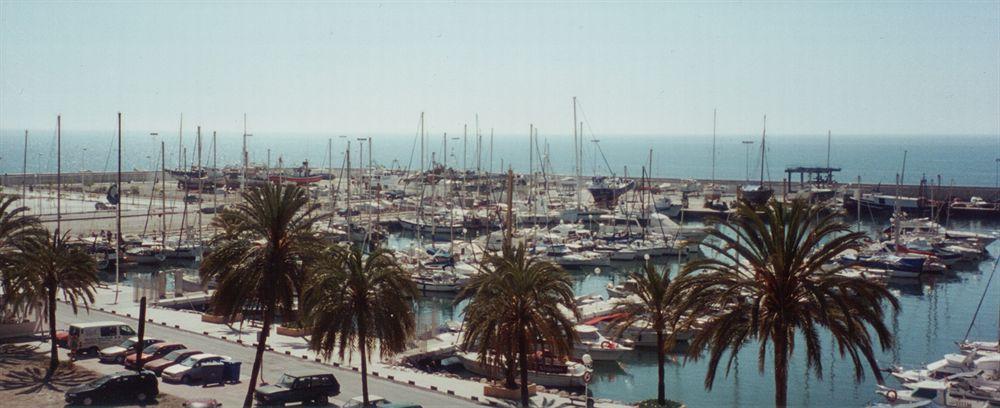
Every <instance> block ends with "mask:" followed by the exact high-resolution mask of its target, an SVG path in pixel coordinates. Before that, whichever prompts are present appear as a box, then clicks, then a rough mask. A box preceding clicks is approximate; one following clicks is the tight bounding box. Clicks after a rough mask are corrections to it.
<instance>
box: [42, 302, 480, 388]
mask: <svg viewBox="0 0 1000 408" xmlns="http://www.w3.org/2000/svg"><path fill="white" fill-rule="evenodd" d="M106 320H115V321H121V322H125V323H129V324H132V325H133V326H135V325H137V324H138V322H137V320H136V319H129V318H126V317H124V316H119V315H112V314H110V313H104V312H100V311H96V310H91V311H90V312H89V313H88V312H87V311H86V310H83V309H81V310H80V314H79V315H75V316H74V315H73V312H72V310H71V309H70V308H69V307H68V306H67V305H65V304H60V305H59V308H58V309H57V313H56V322H57V324H58V327H59V328H61V329H65V328H66V327H68V326H69V324H70V323H79V322H92V321H106ZM146 336H150V337H156V338H160V339H164V340H166V341H173V342H179V343H183V344H184V345H186V346H187V347H188V348H192V349H198V350H201V351H203V352H206V353H213V354H220V355H225V356H229V357H232V358H233V359H234V360H236V361H241V362H243V366H242V372H241V380H242V382H240V383H239V384H234V385H226V386H224V387H208V388H202V387H201V386H200V385H193V386H187V385H169V384H165V385H163V387H162V388H161V391H163V392H166V393H169V394H174V395H177V396H179V397H182V398H192V397H210V398H216V399H218V400H220V401H221V402H222V403H223V404H224V406H230V407H232V406H241V405H242V403H243V397H244V396H245V395H246V390H247V384H248V381H249V378H250V376H249V372H250V370H251V368H252V367H253V359H254V353H255V349H254V348H252V347H245V346H242V345H238V344H234V343H230V342H227V341H223V340H219V339H214V338H211V337H207V336H203V335H201V334H195V333H191V332H187V331H183V330H178V329H174V328H169V327H164V326H161V325H154V324H147V325H146ZM81 364H84V365H85V366H88V367H89V366H93V367H89V368H95V369H97V370H98V371H100V372H113V371H118V370H119V367H120V366H112V365H105V366H104V367H99V366H100V365H101V363H98V362H97V361H96V359H92V360H88V361H84V362H81ZM298 367H313V368H322V369H324V370H327V371H330V372H332V373H333V374H334V375H335V376H336V377H337V380H338V381H339V382H340V395H339V396H337V397H336V398H335V400H337V401H347V400H350V399H351V398H353V397H355V396H359V395H361V374H359V373H357V372H354V371H351V370H344V369H340V368H335V367H331V366H328V365H324V364H319V363H315V362H312V361H307V360H302V359H300V358H294V357H291V356H286V355H283V354H276V353H270V352H268V353H265V354H264V374H263V375H264V378H265V379H266V380H268V381H270V382H274V381H277V380H278V379H279V378H280V377H281V375H282V373H284V372H285V371H286V370H287V369H291V368H298ZM368 390H369V391H368V392H369V395H379V396H382V397H384V398H386V399H387V400H389V401H392V402H410V403H415V404H420V405H422V406H424V407H469V406H475V405H476V404H475V403H473V402H471V401H468V400H464V399H460V398H455V397H452V396H448V395H446V394H442V393H437V392H433V391H429V390H425V389H420V388H416V387H412V386H407V385H403V384H398V383H395V382H391V381H388V380H384V379H381V378H376V377H373V376H371V375H369V376H368Z"/></svg>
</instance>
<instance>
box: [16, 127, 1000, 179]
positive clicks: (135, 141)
mask: <svg viewBox="0 0 1000 408" xmlns="http://www.w3.org/2000/svg"><path fill="white" fill-rule="evenodd" d="M251 133H253V136H251V137H249V138H247V139H248V142H247V144H248V149H247V150H248V151H249V156H250V159H251V161H252V162H254V163H266V162H267V159H268V150H270V163H271V165H272V166H276V165H277V162H278V160H279V158H280V159H281V160H282V161H283V163H284V164H285V166H286V167H289V166H298V165H299V164H300V163H301V162H302V161H305V160H308V161H309V162H310V166H312V167H314V168H319V169H326V168H327V167H330V162H331V160H328V159H327V157H328V142H330V141H332V149H329V150H332V157H333V159H332V162H333V165H332V167H334V168H335V169H336V168H340V167H342V166H343V163H344V151H345V150H346V147H347V142H348V141H351V146H352V148H351V152H352V159H351V163H352V166H358V165H359V163H360V160H361V159H362V157H361V156H362V154H363V156H364V157H363V159H364V163H365V165H367V163H368V159H369V153H371V159H372V161H373V162H374V163H376V164H380V165H384V166H387V167H399V168H409V169H419V168H420V143H419V137H417V136H416V135H379V134H364V135H346V136H344V137H340V134H339V133H336V132H331V133H330V134H301V133H275V134H267V133H261V132H251ZM470 133H472V132H471V131H470ZM62 136H63V137H62V139H63V140H62V152H63V158H62V166H63V170H64V171H77V170H81V169H84V170H90V171H114V170H115V168H116V165H117V162H116V160H117V158H116V136H115V131H114V130H113V129H109V130H106V131H79V130H73V129H64V130H63V135H62ZM369 136H370V137H372V145H371V149H369V146H368V143H367V142H364V146H363V147H360V146H359V144H360V142H358V141H357V138H358V137H369ZM161 139H162V140H163V141H164V142H165V144H166V156H167V157H166V163H167V167H168V168H176V167H178V164H179V163H180V162H186V163H187V164H188V165H191V164H194V163H196V162H197V147H196V142H195V141H196V137H195V130H194V128H191V129H185V130H184V134H183V139H182V140H179V139H180V138H179V135H178V133H177V131H176V130H174V131H171V132H164V131H161V132H159V136H151V135H150V132H149V131H136V130H125V131H124V132H123V140H124V141H123V143H122V146H123V163H122V168H123V169H125V170H132V169H153V168H159V167H160V164H159V157H160V140H161ZM242 139H243V138H242V137H241V136H240V133H238V132H225V133H219V134H218V136H217V146H216V149H215V151H216V154H215V156H214V160H217V162H218V164H219V165H220V166H222V165H226V164H234V165H235V164H239V163H240V149H241V146H242ZM447 139H448V140H447V144H448V146H447V153H446V154H445V153H442V152H444V151H445V148H444V147H445V146H444V142H445V137H444V135H443V133H440V132H438V133H435V134H431V133H430V132H428V135H427V136H426V139H425V143H424V151H425V163H426V164H425V166H426V167H429V163H430V161H431V157H432V155H433V158H434V160H435V161H437V162H441V161H442V159H441V157H442V156H443V155H447V157H448V161H447V162H448V165H449V166H452V167H456V168H462V167H466V168H470V169H475V168H477V167H478V168H481V169H482V170H484V171H488V170H493V171H500V170H501V169H506V168H507V167H508V166H510V167H513V169H514V170H515V171H519V172H524V171H527V170H528V167H529V157H531V156H534V160H533V162H534V166H535V168H536V169H537V168H538V167H537V166H538V163H539V160H540V159H541V158H543V155H544V153H545V152H546V151H547V152H548V153H549V156H548V162H549V163H551V169H550V170H551V171H553V172H555V173H557V174H572V173H573V171H574V170H573V166H574V155H573V137H572V136H571V135H567V134H546V133H544V132H541V133H539V136H538V142H537V143H536V144H537V147H538V150H536V151H535V154H534V155H530V153H529V152H530V149H529V142H528V136H527V132H525V134H523V135H521V134H509V133H505V134H496V135H495V136H493V138H492V139H493V142H492V147H491V143H490V139H491V137H490V134H489V131H486V132H485V133H484V134H483V135H482V145H481V146H480V148H479V149H477V140H478V138H477V137H476V136H475V135H474V134H470V135H469V136H468V137H463V136H462V134H461V129H458V132H449V133H448V137H447ZM584 140H585V141H586V142H585V143H584V145H585V146H584V157H583V159H582V162H583V173H584V175H592V174H604V175H608V174H611V173H612V172H614V173H615V174H617V175H623V174H625V173H626V171H627V173H628V174H629V175H639V174H640V173H641V168H642V167H643V166H646V165H647V164H648V162H649V154H650V150H652V156H653V157H652V169H651V172H652V175H653V176H655V177H677V178H699V179H710V178H711V177H712V144H713V142H712V136H711V135H689V136H683V135H664V136H649V135H645V136H604V137H602V136H600V135H591V134H587V135H585V137H584ZM593 140H599V142H597V143H595V142H593ZM744 140H746V141H753V144H752V145H749V149H747V146H748V145H745V144H743V143H742V142H743V141H744ZM179 142H180V143H179ZM23 146H24V131H23V130H14V129H4V130H0V173H20V172H21V171H22V166H23V165H24V161H25V156H24V148H23ZM766 146H767V152H766V155H765V157H766V160H765V161H764V164H765V165H764V178H765V179H766V180H771V181H780V180H781V179H782V177H783V176H784V173H783V170H784V168H785V167H786V166H792V165H795V166H797V165H810V166H825V165H826V164H827V152H828V150H827V137H826V135H774V136H771V135H769V136H768V137H767V143H766ZM369 150H373V151H372V152H369ZM185 151H186V154H184V152H185ZM477 151H478V152H479V153H480V154H479V155H478V157H477ZM491 151H492V153H493V154H492V156H491V155H490V152H491ZM715 151H716V155H715V156H716V157H715V163H716V164H715V176H716V178H718V179H730V180H739V179H744V178H747V177H748V175H749V178H750V179H758V178H759V177H760V169H761V166H760V163H761V160H760V156H761V155H760V135H759V134H747V135H719V136H718V137H717V138H716V140H715ZM539 152H541V154H539ZM904 152H905V154H906V168H905V173H904V174H903V175H904V180H903V181H904V183H905V184H916V183H917V182H919V180H920V178H921V177H923V176H926V177H927V179H928V180H932V179H936V177H937V176H938V175H940V176H941V178H942V182H943V184H944V185H946V186H947V185H952V184H953V185H967V186H981V187H990V186H997V185H998V177H997V175H998V169H1000V167H998V166H1000V162H998V161H997V159H998V158H1000V135H978V136H976V135H972V136H969V135H919V136H900V135H850V136H841V135H836V134H834V135H833V137H832V139H831V142H830V149H829V153H830V162H829V163H830V165H831V166H834V167H840V168H842V171H841V172H840V173H839V174H838V175H837V178H838V179H839V180H840V181H841V182H845V183H847V182H853V181H855V180H856V179H857V177H858V176H861V178H862V182H865V183H883V184H893V183H895V177H896V174H899V173H903V170H904V169H903V157H904ZM182 156H184V158H182ZM202 161H203V163H204V164H205V165H211V164H212V163H213V151H212V134H211V132H210V131H207V130H206V131H203V132H202ZM27 170H28V172H29V173H33V172H55V170H56V136H55V131H54V130H53V129H46V130H37V131H31V132H30V133H29V139H28V154H27Z"/></svg>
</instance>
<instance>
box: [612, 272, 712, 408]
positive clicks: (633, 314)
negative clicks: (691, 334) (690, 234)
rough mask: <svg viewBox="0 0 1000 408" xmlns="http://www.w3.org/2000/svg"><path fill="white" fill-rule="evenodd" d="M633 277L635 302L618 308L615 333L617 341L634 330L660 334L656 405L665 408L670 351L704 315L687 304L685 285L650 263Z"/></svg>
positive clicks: (613, 327) (614, 323) (613, 323)
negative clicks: (618, 315) (665, 371)
mask: <svg viewBox="0 0 1000 408" xmlns="http://www.w3.org/2000/svg"><path fill="white" fill-rule="evenodd" d="M629 277H630V278H631V279H632V280H634V281H635V285H634V286H628V287H627V291H628V292H630V293H629V295H630V296H629V298H631V299H635V301H629V302H626V303H620V304H618V305H617V306H616V307H615V309H616V312H617V313H619V314H620V316H621V317H620V318H618V319H616V320H614V321H613V322H612V324H611V331H612V333H614V335H615V337H620V336H621V335H622V333H623V332H624V331H625V330H627V329H629V328H630V327H635V328H638V329H652V330H653V332H655V333H656V362H657V367H658V382H657V394H656V402H657V405H659V406H664V405H666V403H667V402H666V401H667V399H666V387H665V379H664V375H663V367H664V364H665V363H666V353H667V350H670V349H672V348H673V346H674V344H676V334H677V333H678V332H681V331H684V330H687V329H688V328H689V327H690V325H691V322H692V320H693V318H694V317H695V316H698V315H700V313H699V311H696V310H694V309H695V308H696V306H697V304H689V303H688V302H687V299H686V298H685V297H684V296H683V295H684V294H683V291H682V290H681V288H680V287H681V285H680V284H678V283H677V281H676V280H671V279H670V277H669V276H668V272H667V271H663V272H660V271H658V270H657V268H656V266H654V265H653V264H652V263H651V262H649V260H648V259H647V261H646V264H645V265H644V267H643V269H642V271H641V272H632V273H630V274H629Z"/></svg>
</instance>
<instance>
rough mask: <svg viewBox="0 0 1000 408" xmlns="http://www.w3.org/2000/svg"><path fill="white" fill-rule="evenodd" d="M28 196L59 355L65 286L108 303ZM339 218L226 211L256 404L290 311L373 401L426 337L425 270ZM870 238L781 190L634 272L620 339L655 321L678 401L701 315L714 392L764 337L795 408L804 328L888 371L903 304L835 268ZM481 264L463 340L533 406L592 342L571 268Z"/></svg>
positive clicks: (467, 294)
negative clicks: (353, 361)
mask: <svg viewBox="0 0 1000 408" xmlns="http://www.w3.org/2000/svg"><path fill="white" fill-rule="evenodd" d="M14 201H15V200H12V199H9V198H4V199H3V200H0V210H3V213H2V216H0V222H2V224H0V250H2V252H0V267H2V268H3V269H0V272H2V275H0V278H2V281H0V283H2V285H3V289H4V291H3V293H4V296H7V297H10V298H17V299H19V301H20V303H19V304H22V305H31V306H40V305H44V307H45V308H46V309H45V310H46V311H47V312H48V316H49V322H50V331H51V332H52V333H53V335H52V341H53V353H54V350H55V348H54V347H55V346H54V345H55V337H54V333H55V328H54V325H55V323H54V320H55V319H54V311H55V294H56V292H57V291H63V292H64V294H66V295H67V299H70V300H71V304H73V305H74V310H75V307H76V306H75V305H76V304H77V303H81V304H83V305H85V306H86V305H87V304H88V302H92V301H93V285H94V283H96V276H93V277H92V275H93V274H94V272H93V270H94V268H93V267H92V261H89V257H87V259H86V260H85V259H83V257H86V256H85V254H82V255H81V254H80V253H78V252H76V251H75V250H73V249H72V248H69V247H67V246H66V245H65V244H64V241H65V240H64V237H59V236H57V235H51V236H49V235H48V234H44V233H43V231H42V230H41V229H40V228H39V227H38V226H37V225H38V224H37V220H31V221H24V220H25V219H30V217H24V216H23V210H21V209H18V208H14V207H13V202H14ZM8 207H10V208H8ZM328 216H329V214H326V213H321V212H320V211H319V205H318V204H316V203H315V202H312V201H310V200H309V198H308V195H307V193H306V191H305V190H303V189H301V188H299V187H296V186H282V185H270V184H268V185H265V186H261V187H258V188H253V189H247V190H246V191H245V192H244V193H243V200H242V202H241V203H240V204H237V205H235V206H233V207H231V208H228V209H226V210H224V211H222V212H220V213H219V214H218V216H217V217H216V218H215V220H214V221H213V224H214V226H215V227H217V228H218V230H219V231H220V232H219V233H218V234H217V235H216V236H215V237H214V238H213V239H212V242H211V247H212V251H211V252H210V253H209V254H208V255H207V256H206V257H205V259H204V260H203V262H202V265H201V269H200V274H201V277H202V279H203V281H209V280H214V281H215V282H216V283H217V290H216V292H215V294H214V296H213V299H212V307H213V310H214V312H215V313H217V314H223V315H226V316H228V317H230V318H234V319H235V318H238V317H239V316H240V315H241V314H249V313H250V312H254V313H257V314H259V316H260V318H261V320H262V330H261V332H260V337H259V338H258V341H257V345H256V347H257V353H256V357H255V359H254V364H253V369H252V372H251V379H250V382H249V387H248V390H247V394H246V400H245V405H246V406H249V405H251V404H252V401H253V400H252V398H253V390H254V389H255V387H256V384H257V378H258V374H259V373H260V371H261V365H262V359H263V354H264V351H265V350H266V347H267V346H266V343H267V339H268V336H269V333H270V328H271V326H272V325H273V324H274V322H275V321H276V319H277V318H279V317H280V318H281V319H284V320H290V319H294V320H298V321H300V322H301V323H302V324H303V325H304V326H305V327H309V328H311V333H312V337H311V338H310V347H311V348H312V349H313V350H315V351H317V352H318V353H320V354H321V355H322V356H324V357H326V358H329V357H331V356H333V355H334V354H336V355H338V356H339V357H340V358H344V357H345V356H346V355H347V353H348V352H349V351H352V350H357V351H358V352H359V353H360V357H361V373H362V377H361V379H362V390H363V398H364V402H365V405H367V404H368V383H367V363H368V360H369V359H370V358H371V355H372V354H374V353H375V352H376V351H377V352H378V354H379V355H380V356H381V357H389V356H391V355H393V354H395V353H398V352H401V351H403V350H404V349H405V347H406V343H407V341H408V340H409V339H411V338H412V336H413V334H414V330H415V317H414V313H413V310H412V302H413V299H414V298H415V297H416V296H417V295H418V291H417V288H416V286H415V285H414V283H413V282H412V280H411V278H410V276H409V274H407V273H406V272H405V271H404V270H403V269H402V268H401V267H400V265H399V264H398V263H397V261H396V259H395V258H394V256H393V255H392V253H391V252H389V251H387V250H384V249H376V250H373V251H371V252H369V253H363V252H362V251H361V250H360V249H359V248H356V247H345V246H340V245H336V244H330V243H329V241H328V240H327V239H326V237H324V236H322V235H320V234H317V233H316V229H315V228H313V227H314V225H315V224H316V223H317V222H320V221H323V220H326V219H327V217H328ZM39 237H45V238H44V239H42V238H39ZM862 238H863V235H862V234H860V233H856V232H851V231H850V228H849V227H848V226H847V225H845V224H844V223H843V222H841V221H839V219H838V218H837V214H836V213H831V212H829V211H825V209H823V208H821V207H818V206H815V205H810V204H808V203H805V202H793V203H790V204H786V203H781V202H777V201H772V202H771V203H769V204H768V206H767V207H765V208H763V209H762V210H761V211H755V210H754V209H752V208H749V207H746V206H741V207H739V208H738V210H737V214H736V215H735V216H734V217H732V218H731V219H729V220H722V221H719V222H717V224H716V228H714V229H713V230H712V232H711V233H710V239H709V240H707V241H706V242H705V243H704V244H703V245H704V246H705V247H707V248H709V249H710V250H712V251H713V252H715V255H714V256H713V257H709V258H705V259H700V260H695V261H692V262H689V263H688V264H686V265H685V266H684V267H683V268H682V269H681V271H680V272H679V273H678V274H677V276H675V277H673V278H671V277H670V276H669V273H667V272H666V271H663V270H661V269H658V268H656V267H655V266H654V265H652V264H650V263H648V262H647V264H646V266H645V268H643V269H642V270H641V271H638V272H634V273H632V274H631V277H632V278H633V279H635V280H636V282H637V283H638V284H637V285H635V289H634V290H633V292H634V293H633V295H634V296H632V298H634V299H638V301H636V302H633V303H629V304H625V305H622V306H620V309H621V310H620V311H621V312H622V314H621V315H622V316H624V317H622V318H620V319H619V320H617V321H615V322H614V325H613V329H614V330H615V331H616V332H617V333H618V334H619V335H620V334H621V333H622V332H623V331H624V330H626V329H627V328H629V327H631V326H634V325H639V324H641V325H643V328H647V325H648V328H650V329H652V330H653V331H655V333H656V335H657V344H658V346H657V363H658V366H659V367H658V368H659V371H658V374H659V375H658V380H659V381H658V392H657V400H656V403H657V405H664V404H666V395H665V384H664V375H663V369H664V363H665V357H666V353H667V352H668V351H669V350H670V349H671V348H672V347H673V343H674V341H675V338H674V334H675V333H678V332H682V331H684V330H687V329H689V328H691V327H693V326H695V324H696V323H695V321H696V319H698V318H699V317H702V318H703V319H702V321H701V322H700V327H699V331H698V334H696V335H695V337H694V338H693V339H692V340H690V347H689V348H688V350H689V352H688V358H691V359H700V358H706V359H707V360H708V366H709V370H708V373H707V375H706V378H705V387H706V388H708V389H711V388H712V386H713V384H714V381H715V378H716V373H717V371H718V369H719V368H720V366H721V364H722V362H723V361H725V366H724V367H725V371H726V373H728V370H729V367H731V365H732V363H733V362H734V360H735V358H736V355H737V354H738V353H739V351H740V350H742V348H743V347H745V346H748V345H755V346H756V347H757V348H758V355H759V368H760V369H761V370H763V367H764V357H765V356H766V355H767V354H768V351H769V349H770V354H771V355H772V361H773V364H774V375H775V405H777V406H785V405H787V383H788V360H789V358H790V356H791V353H792V351H793V349H794V346H795V342H796V340H797V339H799V338H801V339H802V341H804V343H805V351H806V356H807V367H809V368H810V369H812V370H813V372H814V373H815V374H816V375H817V376H820V375H821V372H822V371H821V370H822V361H821V359H820V356H821V352H820V351H821V345H820V342H819V331H820V330H825V331H827V332H829V333H830V334H831V337H832V338H833V341H834V343H835V344H836V347H837V350H838V351H839V352H840V354H841V355H842V356H847V357H849V358H850V360H851V362H852V363H853V365H854V368H855V378H856V380H858V381H860V380H861V379H862V378H863V376H864V371H865V367H864V366H865V365H868V366H869V368H870V369H871V372H872V374H873V375H874V376H875V377H876V378H877V379H879V381H881V374H880V372H879V371H878V367H877V365H876V363H875V358H874V353H875V347H876V343H877V346H879V347H881V348H883V349H885V348H888V347H890V346H891V345H892V342H893V338H892V335H891V333H890V331H889V330H888V329H887V328H886V326H885V324H884V323H883V321H884V319H885V313H886V312H887V310H886V307H885V306H886V305H888V306H889V307H888V311H889V312H893V313H894V312H895V311H896V310H898V303H897V301H896V299H895V297H894V296H893V295H892V294H891V293H889V292H888V291H887V290H886V289H885V288H883V287H881V286H878V285H876V284H873V283H870V282H868V281H866V280H863V279H858V278H850V277H844V276H841V275H840V274H839V273H838V272H839V271H840V268H839V267H829V266H826V265H827V264H828V263H829V261H830V260H832V259H833V258H834V257H836V256H838V255H839V254H841V253H842V252H844V251H845V250H848V249H852V248H857V247H859V246H860V245H861V239H862ZM28 242H31V243H32V244H28ZM42 247H44V248H42ZM87 262H90V263H89V264H88V263H87ZM18 265H24V266H18ZM26 265H32V266H31V267H30V268H28V267H26ZM80 265H83V266H87V265H90V267H88V268H84V267H83V266H80ZM83 269H87V271H84V270H83ZM481 269H482V273H480V274H478V275H477V276H475V277H474V278H473V279H472V280H471V282H470V283H469V284H468V285H467V286H466V288H465V289H464V290H463V291H462V292H461V293H460V294H459V296H458V297H457V298H456V302H462V301H468V305H467V306H466V308H465V311H464V312H463V313H464V321H465V323H464V329H465V330H464V336H463V343H464V344H463V346H464V347H465V348H466V349H468V350H477V351H479V356H480V358H481V359H482V362H483V363H485V364H487V365H489V366H493V367H499V368H500V370H502V371H503V377H504V384H505V385H506V386H508V387H510V388H520V391H521V404H522V405H524V406H527V405H529V403H530V401H529V399H528V392H529V390H528V387H526V386H521V387H519V386H518V385H519V384H521V385H524V384H527V383H528V380H527V378H528V363H527V358H528V355H530V354H531V353H533V352H534V351H536V350H540V349H545V350H549V351H552V352H555V353H558V354H563V355H569V354H570V351H571V350H572V345H573V343H574V342H575V341H576V340H577V339H576V335H575V332H574V330H573V326H574V321H575V319H574V317H576V316H574V315H575V314H576V308H575V303H574V294H573V290H572V285H571V279H570V276H569V274H568V273H567V272H566V271H564V270H563V269H562V268H560V267H559V266H557V265H555V264H553V263H551V262H547V261H544V260H541V259H539V258H536V257H534V256H533V255H531V254H530V253H529V252H528V251H527V250H526V249H525V248H524V247H523V246H520V247H514V246H512V245H510V244H509V242H508V244H506V245H504V248H503V250H502V251H501V252H500V253H499V254H495V255H488V256H486V257H485V258H484V260H483V262H482V265H481ZM88 271H89V272H88ZM88 273H89V275H88ZM29 276H30V277H29ZM25 299H30V300H25ZM296 306H297V307H296ZM567 311H569V312H568V313H567ZM299 314H301V315H299ZM706 317H707V318H706ZM640 322H641V323H640ZM873 334H874V336H873ZM876 337H877V338H876ZM769 344H770V346H769ZM53 358H56V355H55V354H53ZM53 361H56V360H53ZM52 369H53V370H54V369H55V366H53V368H52ZM518 377H519V378H518Z"/></svg>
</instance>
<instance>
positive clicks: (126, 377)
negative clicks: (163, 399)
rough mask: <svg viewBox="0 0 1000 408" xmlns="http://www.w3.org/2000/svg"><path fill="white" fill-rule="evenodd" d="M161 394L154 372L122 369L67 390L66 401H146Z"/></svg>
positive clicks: (92, 402)
mask: <svg viewBox="0 0 1000 408" xmlns="http://www.w3.org/2000/svg"><path fill="white" fill-rule="evenodd" d="M159 394H160V390H159V385H158V384H157V381H156V376H155V375H153V373H152V372H150V371H146V370H143V371H142V372H136V371H120V372H117V373H114V374H109V375H106V376H104V377H101V378H98V379H96V380H94V381H91V382H89V383H86V384H83V385H78V386H76V387H72V388H70V389H68V390H66V402H67V403H69V404H82V405H93V404H97V403H100V404H107V403H111V402H131V401H138V402H139V403H144V402H146V401H149V400H152V399H154V398H156V396H157V395H159Z"/></svg>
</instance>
